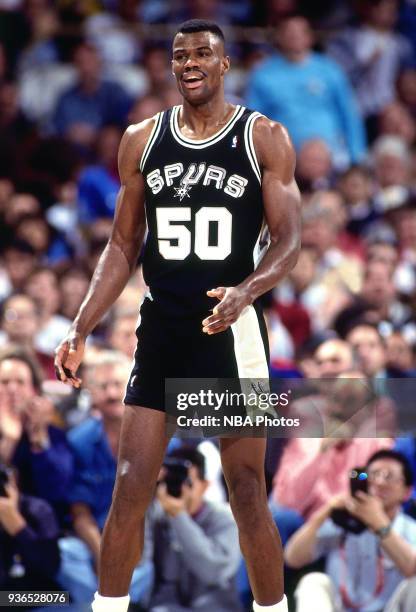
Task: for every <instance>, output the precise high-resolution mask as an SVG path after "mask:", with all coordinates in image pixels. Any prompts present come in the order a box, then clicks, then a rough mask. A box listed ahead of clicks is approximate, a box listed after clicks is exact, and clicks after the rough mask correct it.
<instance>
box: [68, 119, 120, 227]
mask: <svg viewBox="0 0 416 612" xmlns="http://www.w3.org/2000/svg"><path fill="white" fill-rule="evenodd" d="M120 139H121V132H120V130H119V129H118V128H117V127H116V126H106V127H103V128H102V129H101V130H100V132H99V134H98V139H97V163H96V164H94V165H92V166H87V167H86V168H84V170H82V172H81V174H80V176H79V179H78V194H79V203H78V215H79V221H80V223H81V224H82V225H88V224H89V223H92V222H94V221H96V220H97V219H100V218H103V217H104V218H110V219H112V218H113V216H114V211H115V208H116V198H117V194H118V190H119V188H120V180H119V177H118V171H117V153H118V146H119V144H120Z"/></svg>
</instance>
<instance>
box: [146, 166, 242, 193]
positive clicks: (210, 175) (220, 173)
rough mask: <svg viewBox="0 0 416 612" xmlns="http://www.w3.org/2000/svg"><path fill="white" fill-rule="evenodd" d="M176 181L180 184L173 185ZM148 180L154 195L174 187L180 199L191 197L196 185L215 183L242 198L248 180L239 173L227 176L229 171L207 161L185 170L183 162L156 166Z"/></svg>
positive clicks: (148, 175) (216, 186)
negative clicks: (191, 191)
mask: <svg viewBox="0 0 416 612" xmlns="http://www.w3.org/2000/svg"><path fill="white" fill-rule="evenodd" d="M174 181H178V186H174V187H173V183H174ZM146 182H147V184H148V186H149V188H150V189H151V190H152V193H153V194H154V195H156V194H158V193H160V192H161V191H162V189H163V188H165V187H173V188H174V190H175V195H174V197H175V198H176V197H178V198H179V199H180V201H181V202H182V200H183V199H184V198H187V197H188V198H190V197H191V196H190V195H189V192H190V190H191V189H192V187H193V186H194V185H202V186H204V187H206V186H208V185H215V188H216V189H222V190H223V192H224V193H226V194H227V195H229V196H231V197H232V198H241V196H242V195H243V193H244V192H245V190H246V186H247V183H248V180H247V179H246V178H244V177H242V176H239V175H238V174H231V175H230V176H228V178H227V171H226V170H225V168H221V167H220V166H214V165H213V164H210V165H209V166H207V164H206V163H205V162H202V163H200V164H190V165H189V167H188V168H187V169H186V170H185V169H184V167H183V164H182V163H180V162H179V163H177V164H169V165H167V166H164V167H163V168H162V169H159V168H156V169H155V170H152V172H149V174H147V176H146Z"/></svg>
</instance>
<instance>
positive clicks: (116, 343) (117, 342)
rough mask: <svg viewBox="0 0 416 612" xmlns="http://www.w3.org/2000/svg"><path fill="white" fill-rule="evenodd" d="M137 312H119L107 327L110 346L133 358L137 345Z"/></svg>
mask: <svg viewBox="0 0 416 612" xmlns="http://www.w3.org/2000/svg"><path fill="white" fill-rule="evenodd" d="M137 316H138V315H137V312H136V313H135V314H129V313H126V314H121V315H119V316H117V317H116V318H115V319H114V320H113V322H112V324H111V326H110V329H109V344H110V347H111V348H112V349H113V350H115V351H119V352H120V353H124V355H126V357H128V358H129V359H133V355H134V352H135V350H136V347H137V337H136V328H137V326H138V322H137Z"/></svg>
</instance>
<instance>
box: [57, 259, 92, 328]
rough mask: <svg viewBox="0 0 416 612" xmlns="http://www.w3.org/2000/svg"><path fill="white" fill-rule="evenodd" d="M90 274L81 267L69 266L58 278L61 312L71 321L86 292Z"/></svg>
mask: <svg viewBox="0 0 416 612" xmlns="http://www.w3.org/2000/svg"><path fill="white" fill-rule="evenodd" d="M89 283H90V275H89V273H88V272H87V270H85V269H84V268H82V267H76V268H71V269H70V270H67V271H66V272H64V273H63V274H62V275H61V277H60V279H59V289H60V292H61V296H62V299H61V310H60V312H61V314H62V315H63V316H64V317H65V318H66V319H68V320H69V321H73V320H74V319H75V316H76V314H77V312H78V309H79V307H80V306H81V303H82V301H83V299H84V297H85V296H86V294H87V291H88V286H89Z"/></svg>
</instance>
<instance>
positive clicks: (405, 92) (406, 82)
mask: <svg viewBox="0 0 416 612" xmlns="http://www.w3.org/2000/svg"><path fill="white" fill-rule="evenodd" d="M397 93H398V95H399V99H400V100H401V102H403V104H405V105H406V107H407V109H408V110H409V111H410V112H411V113H412V116H413V117H416V68H414V67H412V66H406V67H404V68H403V70H402V71H401V72H400V75H399V78H398V80H397Z"/></svg>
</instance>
